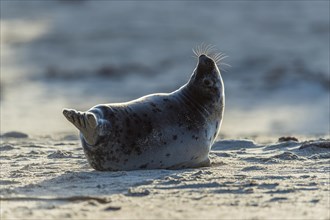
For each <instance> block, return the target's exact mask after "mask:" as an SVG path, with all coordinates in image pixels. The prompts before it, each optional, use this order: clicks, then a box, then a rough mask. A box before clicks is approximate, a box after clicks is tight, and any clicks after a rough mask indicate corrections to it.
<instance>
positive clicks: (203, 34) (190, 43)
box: [0, 0, 330, 137]
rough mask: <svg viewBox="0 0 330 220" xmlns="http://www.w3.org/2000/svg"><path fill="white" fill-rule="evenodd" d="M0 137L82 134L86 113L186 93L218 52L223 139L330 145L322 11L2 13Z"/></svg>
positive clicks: (134, 8) (90, 8) (99, 8)
mask: <svg viewBox="0 0 330 220" xmlns="http://www.w3.org/2000/svg"><path fill="white" fill-rule="evenodd" d="M0 24H1V97H0V98H1V99H0V102H1V132H2V133H3V132H6V131H13V130H14V131H22V132H26V133H29V134H32V135H47V134H54V133H61V132H77V130H76V129H75V128H74V127H73V126H72V125H71V124H69V122H67V121H66V119H65V118H64V117H63V116H62V108H64V107H67V108H75V109H77V110H88V109H89V108H90V107H92V106H94V105H96V104H100V103H110V102H124V101H129V100H132V99H135V98H138V97H140V96H143V95H146V94H150V93H155V92H171V91H173V90H175V89H177V88H179V87H180V86H181V85H183V84H184V83H186V82H187V81H188V79H189V77H190V74H191V73H192V71H193V69H194V68H195V65H196V63H197V59H196V58H194V57H193V53H192V48H195V47H196V46H198V45H200V44H201V43H202V42H204V43H206V44H212V45H216V47H217V49H218V51H220V52H223V53H225V54H226V55H228V56H229V57H228V58H227V59H225V60H224V62H226V63H228V64H230V65H231V66H232V67H230V68H228V67H227V66H220V68H221V69H226V71H224V70H223V71H222V76H223V79H224V81H225V88H226V109H225V116H224V121H223V124H222V131H221V134H222V135H225V136H227V137H237V136H241V135H243V136H244V135H245V136H251V135H290V134H301V135H324V134H329V121H330V118H329V117H330V116H329V92H330V75H329V1H266V2H261V1H200V2H198V1H192V2H190V1H169V2H165V1H162V2H151V1H142V2H141V1H139V2H137V1H122V2H121V1H92V0H90V1H88V0H85V1H82V0H80V1H79V0H75V1H73V0H72V1H65V0H57V1H1V23H0Z"/></svg>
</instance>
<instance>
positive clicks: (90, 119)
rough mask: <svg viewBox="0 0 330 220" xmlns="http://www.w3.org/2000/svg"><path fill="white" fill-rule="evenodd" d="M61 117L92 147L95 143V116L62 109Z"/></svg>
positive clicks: (96, 124)
mask: <svg viewBox="0 0 330 220" xmlns="http://www.w3.org/2000/svg"><path fill="white" fill-rule="evenodd" d="M63 115H64V116H65V117H66V119H67V120H68V121H69V122H71V123H72V124H73V125H74V126H75V127H76V128H78V130H79V131H80V132H81V133H82V135H83V136H84V138H85V140H86V142H87V143H88V144H90V145H94V144H95V143H96V141H97V137H98V135H97V126H98V120H97V117H96V115H95V114H93V113H91V112H79V111H76V110H74V109H63Z"/></svg>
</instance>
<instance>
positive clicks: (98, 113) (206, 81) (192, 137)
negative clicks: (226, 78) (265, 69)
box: [63, 54, 225, 171]
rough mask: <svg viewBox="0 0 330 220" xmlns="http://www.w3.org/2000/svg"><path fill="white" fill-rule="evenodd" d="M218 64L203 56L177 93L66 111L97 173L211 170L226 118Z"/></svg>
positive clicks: (64, 110)
mask: <svg viewBox="0 0 330 220" xmlns="http://www.w3.org/2000/svg"><path fill="white" fill-rule="evenodd" d="M215 60H216V59H212V58H211V57H210V56H209V55H205V54H202V55H200V56H199V57H198V64H197V66H196V68H195V69H194V71H193V73H192V75H191V77H190V80H189V81H188V83H186V84H185V85H183V86H182V87H180V88H179V89H178V90H176V91H174V92H171V93H157V94H151V95H147V96H144V97H141V98H139V99H136V100H133V101H130V102H124V103H112V104H100V105H96V106H94V107H92V108H91V109H90V110H88V111H86V112H79V111H76V110H73V109H63V114H64V116H65V117H66V118H67V119H68V120H69V121H70V122H71V123H72V124H73V125H74V126H76V127H77V128H78V129H79V131H80V139H81V143H82V146H83V149H84V153H85V155H86V157H87V160H88V162H89V164H90V165H91V166H92V167H93V168H94V169H96V170H102V171H105V170H110V171H118V170H135V169H181V168H194V167H202V166H209V165H210V159H209V152H210V148H211V146H212V144H213V142H214V140H215V138H216V137H217V135H218V133H219V130H220V126H221V122H222V118H223V113H224V101H225V94H224V84H223V80H222V77H221V74H220V71H219V69H218V66H217V63H216V62H215Z"/></svg>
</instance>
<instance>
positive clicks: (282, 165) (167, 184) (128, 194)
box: [0, 133, 330, 220]
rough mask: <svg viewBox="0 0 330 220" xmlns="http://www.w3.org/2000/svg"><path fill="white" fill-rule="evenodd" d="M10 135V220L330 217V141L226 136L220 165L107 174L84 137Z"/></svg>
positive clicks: (5, 178)
mask: <svg viewBox="0 0 330 220" xmlns="http://www.w3.org/2000/svg"><path fill="white" fill-rule="evenodd" d="M5 136H6V137H2V138H1V142H2V143H1V148H0V150H1V182H0V183H1V189H0V194H1V198H0V201H1V219H63V218H71V219H322V220H326V219H329V218H330V211H329V210H330V203H329V202H330V201H329V199H330V197H329V195H330V188H329V186H330V185H329V184H330V181H329V171H330V170H329V162H330V139H329V137H327V139H324V137H323V138H320V137H318V138H317V139H314V140H312V139H310V140H306V139H304V138H303V137H300V138H299V139H300V140H299V141H294V140H288V141H284V142H278V141H277V140H276V139H275V138H270V137H269V138H256V141H259V142H255V141H253V140H247V139H241V140H219V141H217V142H216V143H215V144H214V146H213V147H212V151H211V154H210V158H211V161H212V166H211V167H205V168H198V169H183V170H138V171H119V172H100V171H95V170H93V169H92V168H91V167H90V166H89V165H88V163H87V160H86V159H85V156H84V154H83V151H82V148H81V147H80V142H79V141H78V140H77V136H76V135H75V134H62V135H58V136H56V137H52V136H45V137H33V136H32V137H27V138H23V136H24V135H22V134H21V135H18V134H16V133H14V134H12V133H9V134H6V135H5ZM8 136H9V137H8ZM13 137H21V138H13Z"/></svg>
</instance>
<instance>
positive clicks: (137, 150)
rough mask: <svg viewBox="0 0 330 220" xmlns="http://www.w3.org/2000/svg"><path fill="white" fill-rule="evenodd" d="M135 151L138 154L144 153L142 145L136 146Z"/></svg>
mask: <svg viewBox="0 0 330 220" xmlns="http://www.w3.org/2000/svg"><path fill="white" fill-rule="evenodd" d="M135 151H136V153H137V154H138V155H141V154H142V151H141V148H140V147H136V148H135Z"/></svg>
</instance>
